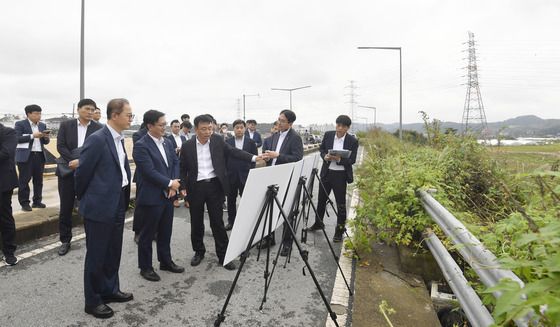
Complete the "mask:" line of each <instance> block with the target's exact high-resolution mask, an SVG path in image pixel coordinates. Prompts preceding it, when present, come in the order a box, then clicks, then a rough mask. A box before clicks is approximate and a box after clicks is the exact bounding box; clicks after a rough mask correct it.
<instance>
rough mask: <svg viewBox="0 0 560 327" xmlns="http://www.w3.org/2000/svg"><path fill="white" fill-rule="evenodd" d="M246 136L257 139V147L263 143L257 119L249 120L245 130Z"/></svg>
mask: <svg viewBox="0 0 560 327" xmlns="http://www.w3.org/2000/svg"><path fill="white" fill-rule="evenodd" d="M245 136H247V137H248V138H250V139H251V140H253V141H255V143H256V144H257V148H260V147H261V145H262V138H261V134H260V133H259V132H257V121H256V120H254V119H248V120H247V131H245Z"/></svg>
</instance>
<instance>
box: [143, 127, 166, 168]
mask: <svg viewBox="0 0 560 327" xmlns="http://www.w3.org/2000/svg"><path fill="white" fill-rule="evenodd" d="M148 135H150V137H151V138H152V140H154V143H155V144H156V146H157V148H158V150H159V153H160V154H161V156H162V158H163V161H165V165H166V166H167V167H169V162H167V154H166V153H165V148H164V147H163V143H164V139H163V137H162V138H159V139H157V138H155V137H153V136H152V134H150V132H148Z"/></svg>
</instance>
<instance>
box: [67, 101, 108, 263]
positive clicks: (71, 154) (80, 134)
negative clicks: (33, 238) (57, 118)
mask: <svg viewBox="0 0 560 327" xmlns="http://www.w3.org/2000/svg"><path fill="white" fill-rule="evenodd" d="M95 108H96V104H95V102H94V101H93V100H92V99H82V100H80V101H79V102H78V119H71V120H67V121H64V122H62V123H61V124H60V129H59V131H58V136H57V138H56V149H57V150H58V153H60V157H61V158H62V161H64V162H66V163H67V165H68V167H69V168H70V169H72V170H75V169H76V168H77V167H78V165H79V162H80V160H79V151H80V148H81V147H82V146H83V145H84V141H85V140H86V138H87V137H88V136H90V135H91V134H92V133H93V132H95V131H97V130H99V129H101V125H99V124H97V123H96V122H94V121H93V120H92V119H93V112H94V110H95ZM59 160H60V159H59ZM64 162H59V165H66V163H64ZM56 175H57V176H58V196H59V198H60V211H59V215H58V220H59V222H58V231H59V234H60V242H61V243H62V244H61V245H60V248H59V249H58V254H59V255H65V254H66V253H68V251H69V250H70V241H71V240H72V209H73V208H74V199H75V197H76V192H75V191H74V174H73V173H71V174H68V175H66V176H64V173H63V171H62V170H60V169H57V170H56Z"/></svg>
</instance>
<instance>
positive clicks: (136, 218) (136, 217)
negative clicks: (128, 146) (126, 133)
mask: <svg viewBox="0 0 560 327" xmlns="http://www.w3.org/2000/svg"><path fill="white" fill-rule="evenodd" d="M147 133H148V129H147V128H146V124H144V123H142V124H141V125H140V129H138V130H137V131H136V132H134V133H132V151H134V146H135V145H136V142H138V140H139V139H141V138H142V137H143V136H144V135H146V134H147ZM132 182H133V183H136V170H134V175H133V176H132ZM138 192H139V189H138V185H136V196H138ZM142 219H143V212H141V211H140V210H138V209H137V208H136V207H134V214H133V216H132V231H133V232H134V242H136V244H138V240H139V239H140V230H141V229H142Z"/></svg>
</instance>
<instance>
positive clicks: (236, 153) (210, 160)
mask: <svg viewBox="0 0 560 327" xmlns="http://www.w3.org/2000/svg"><path fill="white" fill-rule="evenodd" d="M212 122H213V118H212V117H211V116H209V115H200V116H197V117H196V118H195V119H194V130H195V133H196V137H193V138H191V139H190V140H188V141H187V142H185V143H183V147H182V148H181V155H180V157H181V169H180V175H181V184H182V187H184V188H185V190H184V193H185V194H186V197H187V199H186V200H187V201H188V202H189V204H190V207H189V209H190V214H191V243H192V248H193V250H194V251H195V255H194V257H193V258H192V260H191V266H198V265H199V264H200V262H201V261H202V259H203V258H204V254H205V253H206V248H205V247H204V241H203V238H204V205H205V204H206V208H207V209H208V216H209V218H210V228H211V229H212V235H214V243H215V245H216V254H217V255H218V261H219V263H220V264H223V261H224V257H225V255H226V250H227V245H228V236H227V233H226V230H225V228H224V222H223V220H222V216H223V210H222V206H223V204H224V195H225V194H228V192H229V180H228V176H227V171H226V159H231V158H236V159H239V160H242V161H246V162H251V161H252V162H254V161H255V160H256V158H257V156H255V155H252V154H250V153H247V152H245V151H242V150H239V149H236V148H235V147H232V146H231V145H229V144H227V143H225V141H224V140H223V137H222V136H220V135H218V134H217V133H213V125H212ZM224 268H226V269H228V270H233V269H235V265H234V264H233V262H230V263H228V264H227V265H225V266H224Z"/></svg>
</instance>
